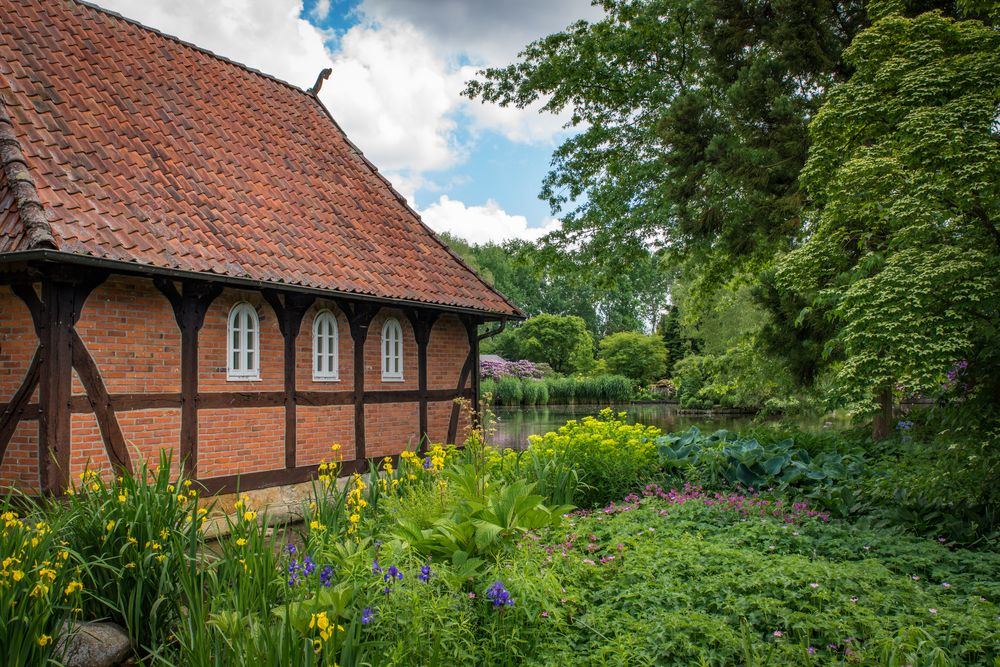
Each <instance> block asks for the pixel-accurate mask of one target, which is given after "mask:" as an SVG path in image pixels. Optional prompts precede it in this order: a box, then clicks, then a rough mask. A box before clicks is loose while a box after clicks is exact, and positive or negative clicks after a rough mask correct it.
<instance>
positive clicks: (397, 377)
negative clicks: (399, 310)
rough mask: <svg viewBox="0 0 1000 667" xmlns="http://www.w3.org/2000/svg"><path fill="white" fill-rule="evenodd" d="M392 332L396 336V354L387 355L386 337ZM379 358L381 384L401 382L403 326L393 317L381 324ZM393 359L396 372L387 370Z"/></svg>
mask: <svg viewBox="0 0 1000 667" xmlns="http://www.w3.org/2000/svg"><path fill="white" fill-rule="evenodd" d="M390 330H392V331H393V332H394V333H395V334H397V335H398V339H397V343H398V346H399V347H398V349H397V350H396V351H397V352H398V354H396V355H390V354H388V353H387V352H388V348H387V344H388V341H387V336H388V335H389V333H390ZM379 357H381V359H382V382H402V381H403V361H404V357H403V325H401V324H400V323H399V320H398V319H396V318H395V317H387V318H386V320H385V322H384V323H383V324H382V337H381V339H380V340H379ZM392 359H395V361H396V362H397V363H396V366H397V367H398V370H392V369H390V368H389V365H390V363H389V362H390V361H391V360H392Z"/></svg>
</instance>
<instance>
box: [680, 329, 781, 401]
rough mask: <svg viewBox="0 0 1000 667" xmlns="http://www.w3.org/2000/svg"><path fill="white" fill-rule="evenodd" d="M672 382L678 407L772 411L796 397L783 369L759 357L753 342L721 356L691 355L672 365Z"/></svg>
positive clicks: (767, 359) (731, 349)
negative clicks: (714, 407)
mask: <svg viewBox="0 0 1000 667" xmlns="http://www.w3.org/2000/svg"><path fill="white" fill-rule="evenodd" d="M673 379H674V382H675V383H676V385H677V398H678V400H679V401H680V404H681V407H684V408H690V409H708V408H712V407H713V406H716V405H719V406H722V407H724V408H745V409H754V410H757V409H760V408H761V407H763V406H764V405H765V404H767V403H768V401H773V402H772V403H771V405H772V406H773V407H774V408H777V407H780V405H781V403H780V401H781V400H785V399H787V398H788V397H790V396H793V395H794V394H796V387H794V385H793V383H792V381H791V376H790V374H789V372H788V370H787V368H785V367H784V366H782V365H781V364H780V363H778V362H776V361H774V360H773V359H769V358H767V357H765V356H763V355H762V354H760V352H759V350H758V349H757V347H756V345H755V343H754V341H752V340H748V341H743V342H741V343H740V344H738V345H736V346H734V347H731V348H729V349H727V350H726V351H725V353H723V354H713V355H692V356H688V357H684V358H683V359H681V360H679V361H678V362H677V363H676V364H674V377H673Z"/></svg>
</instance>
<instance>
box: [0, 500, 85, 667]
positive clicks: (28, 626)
mask: <svg viewBox="0 0 1000 667" xmlns="http://www.w3.org/2000/svg"><path fill="white" fill-rule="evenodd" d="M15 500H17V501H22V500H23V503H22V502H19V503H17V504H15V502H14V501H15ZM25 509H27V510H28V512H27V515H26V516H22V512H23V511H24V510H25ZM0 524H2V526H0V564H2V569H0V628H3V631H2V632H0V655H2V656H3V657H4V664H5V665H9V666H10V667H20V666H22V665H24V666H28V665H45V664H48V660H49V658H59V657H60V656H59V655H58V654H54V649H55V641H54V638H56V637H58V636H59V633H60V631H61V627H60V626H61V625H62V622H63V619H64V618H69V617H73V616H78V615H79V611H80V609H79V607H80V604H81V600H82V597H83V588H82V581H81V576H82V575H81V573H80V571H79V559H77V558H76V557H75V555H74V554H71V553H70V551H69V550H67V549H66V548H65V546H64V545H62V544H61V541H60V539H59V534H60V533H61V532H62V525H61V521H60V522H59V523H56V524H52V523H50V522H48V521H46V520H45V517H44V516H43V515H41V514H40V513H39V512H38V511H37V507H35V506H34V504H33V503H32V501H30V500H28V499H22V498H17V497H15V496H12V495H5V496H4V497H3V498H2V499H0Z"/></svg>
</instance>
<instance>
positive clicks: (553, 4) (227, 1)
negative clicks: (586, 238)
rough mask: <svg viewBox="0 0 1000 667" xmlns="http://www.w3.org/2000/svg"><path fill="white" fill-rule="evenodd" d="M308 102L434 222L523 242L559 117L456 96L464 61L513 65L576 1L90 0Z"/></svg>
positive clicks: (545, 214)
mask: <svg viewBox="0 0 1000 667" xmlns="http://www.w3.org/2000/svg"><path fill="white" fill-rule="evenodd" d="M97 2H98V3H99V4H101V5H103V6H106V7H108V8H109V9H112V10H114V11H117V12H120V13H121V14H124V15H125V16H128V17H130V18H134V19H136V20H138V21H140V22H142V23H145V24H146V25H149V26H152V27H154V28H157V29H159V30H162V31H164V32H167V33H170V34H173V35H176V36H178V37H181V38H182V39H185V40H188V41H191V42H193V43H195V44H198V45H199V46H202V47H204V48H207V49H209V50H212V51H214V52H216V53H218V54H220V55H224V56H226V57H228V58H231V59H233V60H236V61H238V62H242V63H245V64H247V65H249V66H251V67H254V68H256V69H259V70H261V71H264V72H267V73H269V74H273V75H275V76H278V77H279V78H282V79H284V80H286V81H289V82H290V83H293V84H295V85H298V86H301V87H309V86H311V85H312V83H313V81H314V80H315V78H316V75H317V74H318V72H319V71H320V70H321V69H323V68H324V67H332V68H333V75H332V76H331V77H330V80H329V81H327V82H326V84H325V85H324V87H323V90H322V92H321V94H320V99H321V100H322V101H323V103H324V104H326V105H327V107H329V108H330V110H331V112H332V113H333V115H334V117H335V118H336V119H337V121H338V122H339V123H340V124H341V126H342V127H343V128H344V129H345V131H346V132H347V134H348V136H349V137H350V138H351V139H352V140H353V141H354V142H355V143H356V144H358V146H360V147H361V149H362V150H363V151H364V152H365V154H366V155H367V156H368V157H369V158H370V159H371V160H372V161H373V162H374V163H375V164H376V165H377V166H378V167H379V170H380V171H381V172H382V173H383V174H385V175H386V176H387V177H388V178H389V179H390V180H391V181H392V182H393V184H394V185H395V186H396V188H397V189H398V190H399V191H400V192H401V193H402V194H404V195H405V196H406V197H407V198H408V199H409V200H410V202H411V204H412V205H413V206H414V207H415V208H416V209H417V210H418V211H419V212H420V214H421V215H422V217H423V218H424V220H425V222H427V223H428V224H429V225H430V226H431V227H433V228H435V229H436V230H438V231H450V232H453V233H456V234H458V235H460V236H463V237H465V238H468V239H470V240H472V241H476V242H483V241H487V240H505V239H508V238H513V237H519V238H527V239H536V238H538V237H539V236H541V235H542V234H543V233H544V231H545V230H551V229H553V228H554V227H555V226H556V225H557V224H558V223H557V222H556V221H555V220H554V218H553V217H552V215H551V212H550V211H549V208H548V205H547V204H546V203H544V202H542V201H540V200H539V199H538V198H537V195H538V192H539V189H540V187H541V181H542V178H543V177H544V175H545V173H546V172H547V171H548V165H549V161H550V159H551V155H552V151H553V149H554V148H555V147H556V146H557V145H558V144H559V143H560V142H561V141H562V140H563V139H565V137H566V136H567V131H566V130H565V129H563V125H564V123H565V116H563V117H555V116H553V115H551V114H539V113H537V109H528V110H517V109H501V108H499V107H496V106H493V105H481V104H479V103H478V102H472V101H469V100H466V99H465V98H462V97H461V95H460V91H461V89H462V87H463V85H464V82H465V81H466V80H468V79H469V78H470V77H472V76H473V75H474V74H475V71H476V69H478V68H479V67H482V66H488V65H504V64H508V63H510V62H513V60H514V58H515V57H516V54H517V52H518V51H519V50H520V49H521V48H522V47H523V46H524V45H525V44H527V43H528V42H530V41H531V40H533V39H536V38H539V37H542V36H544V35H547V34H549V33H551V32H554V31H557V30H560V29H562V28H564V27H565V26H567V25H569V24H570V23H572V22H574V21H576V20H578V19H580V18H587V19H594V18H596V17H597V16H599V14H598V10H596V9H594V8H593V7H592V6H590V3H589V0H542V1H541V2H539V0H304V2H303V0H97Z"/></svg>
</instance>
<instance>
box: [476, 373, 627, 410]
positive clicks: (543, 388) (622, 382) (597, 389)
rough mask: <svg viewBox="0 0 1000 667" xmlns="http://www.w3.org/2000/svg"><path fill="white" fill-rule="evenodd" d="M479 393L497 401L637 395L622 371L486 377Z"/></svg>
mask: <svg viewBox="0 0 1000 667" xmlns="http://www.w3.org/2000/svg"><path fill="white" fill-rule="evenodd" d="M480 393H481V394H482V395H483V396H486V395H487V394H490V395H491V396H492V397H493V402H494V403H495V404H496V405H546V404H550V403H563V404H565V403H574V402H575V403H594V404H602V403H603V404H607V403H627V402H628V401H630V400H632V399H633V398H634V397H635V390H634V388H633V386H632V381H631V380H629V379H628V378H626V377H622V376H620V375H598V376H596V377H590V378H545V379H544V380H532V379H523V378H515V377H503V378H501V379H500V380H499V381H496V380H483V382H482V385H481V386H480Z"/></svg>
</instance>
